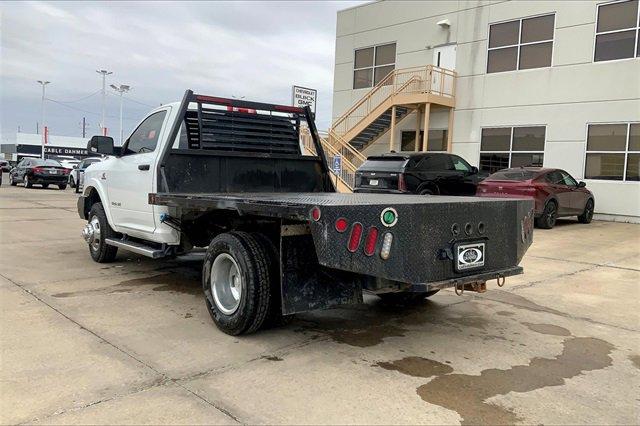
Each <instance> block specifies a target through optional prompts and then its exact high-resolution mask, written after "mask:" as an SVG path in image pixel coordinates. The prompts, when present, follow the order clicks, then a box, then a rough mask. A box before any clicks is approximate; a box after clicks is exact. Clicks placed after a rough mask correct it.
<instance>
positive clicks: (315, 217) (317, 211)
mask: <svg viewBox="0 0 640 426" xmlns="http://www.w3.org/2000/svg"><path fill="white" fill-rule="evenodd" d="M321 215H322V213H321V212H320V208H318V207H314V208H312V209H311V218H312V219H313V220H314V221H316V222H317V221H319V220H320V216H321Z"/></svg>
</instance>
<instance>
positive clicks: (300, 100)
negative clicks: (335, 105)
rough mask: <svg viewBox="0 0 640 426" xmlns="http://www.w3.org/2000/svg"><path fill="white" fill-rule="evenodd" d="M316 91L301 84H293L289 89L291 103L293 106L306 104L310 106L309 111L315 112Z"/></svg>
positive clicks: (301, 106) (304, 105) (302, 106)
mask: <svg viewBox="0 0 640 426" xmlns="http://www.w3.org/2000/svg"><path fill="white" fill-rule="evenodd" d="M317 97H318V91H317V90H316V89H309V88H306V87H301V86H293V87H292V89H291V105H293V106H294V107H300V108H304V107H306V106H307V105H308V106H310V107H311V112H313V114H314V115H315V113H316V99H317Z"/></svg>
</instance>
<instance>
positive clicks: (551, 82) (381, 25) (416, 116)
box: [332, 0, 640, 222]
mask: <svg viewBox="0 0 640 426" xmlns="http://www.w3.org/2000/svg"><path fill="white" fill-rule="evenodd" d="M639 26H640V11H639V7H638V1H637V0H626V1H614V2H598V1H555V2H554V1H506V2H505V1H422V2H396V1H379V2H373V3H368V4H364V5H361V6H357V7H353V8H350V9H346V10H343V11H340V12H338V18H337V30H336V32H337V33H336V54H335V76H334V94H333V122H334V126H333V129H332V131H333V132H334V133H335V135H334V140H341V141H342V142H348V143H350V144H351V145H353V146H354V147H355V148H356V149H357V150H359V151H361V152H362V153H363V154H364V155H369V154H375V153H380V152H387V151H389V150H390V149H394V150H398V151H399V150H414V149H415V150H450V151H452V152H454V153H456V154H459V155H461V156H463V157H464V158H465V159H466V160H467V161H469V162H470V163H471V164H474V165H477V166H478V167H479V168H481V169H484V170H488V171H494V170H497V169H500V168H504V167H509V166H520V165H543V166H545V167H557V168H561V169H564V170H566V171H568V172H569V173H571V174H572V175H573V176H574V177H576V178H577V179H579V180H584V181H586V182H587V186H588V188H590V189H591V190H592V191H593V192H594V194H595V197H596V213H598V214H599V215H600V217H604V218H609V219H612V220H625V221H634V222H637V221H639V220H640V180H639V179H640V42H639V38H640V29H639ZM442 69H444V70H442ZM447 70H452V71H455V72H454V73H453V72H449V71H447ZM425 80H426V81H427V83H426V84H428V85H429V87H428V89H427V92H429V93H430V97H424V96H423V98H420V99H418V98H415V97H412V93H414V94H415V93H417V89H415V88H416V87H418V86H420V85H424V84H425V83H424V81H425ZM420 87H421V89H420V91H421V93H422V94H424V92H425V89H424V86H420ZM412 91H413V92H412ZM388 99H392V100H391V101H390V103H387V104H384V102H383V101H384V100H387V101H388ZM416 99H418V100H416ZM377 105H382V106H381V108H379V109H376V106H377ZM387 107H389V108H393V110H391V109H389V110H388V111H387ZM383 110H385V111H387V112H386V116H385V115H384V113H382V111H383ZM389 111H392V112H389ZM450 112H452V114H450ZM367 116H375V117H369V118H367ZM391 123H393V125H391ZM425 125H426V126H427V127H428V129H429V131H428V132H427V133H426V135H425V134H424V133H422V132H423V131H424V128H425ZM358 126H359V127H358ZM392 130H393V131H392ZM350 132H351V133H350ZM416 136H417V138H416ZM416 139H418V143H417V144H416Z"/></svg>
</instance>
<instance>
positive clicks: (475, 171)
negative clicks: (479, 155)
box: [471, 166, 478, 174]
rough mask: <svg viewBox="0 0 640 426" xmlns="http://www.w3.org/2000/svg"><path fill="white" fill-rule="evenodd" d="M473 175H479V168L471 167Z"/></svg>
mask: <svg viewBox="0 0 640 426" xmlns="http://www.w3.org/2000/svg"><path fill="white" fill-rule="evenodd" d="M471 173H473V174H476V173H478V168H477V167H476V166H471Z"/></svg>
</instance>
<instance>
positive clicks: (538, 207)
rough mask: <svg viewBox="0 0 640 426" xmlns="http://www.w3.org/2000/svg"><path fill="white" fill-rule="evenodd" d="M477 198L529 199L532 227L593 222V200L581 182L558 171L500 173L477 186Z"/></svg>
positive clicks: (530, 169)
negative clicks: (562, 220)
mask: <svg viewBox="0 0 640 426" xmlns="http://www.w3.org/2000/svg"><path fill="white" fill-rule="evenodd" d="M476 195H478V196H480V197H516V198H518V197H531V198H533V199H534V201H535V218H536V220H535V223H536V226H537V227H539V228H544V229H551V228H553V225H555V223H556V219H557V218H558V217H565V216H578V221H579V222H581V223H589V222H591V219H592V218H593V208H594V206H595V199H594V197H593V194H592V193H591V191H589V190H588V189H587V188H586V184H585V183H584V182H577V181H576V180H575V179H574V178H573V177H571V175H570V174H569V173H567V172H565V171H564V170H560V169H545V168H540V167H520V168H513V169H504V170H500V171H498V172H496V173H494V174H492V175H491V176H489V177H488V178H486V179H485V180H483V181H482V182H480V183H479V184H478V189H477V191H476Z"/></svg>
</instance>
